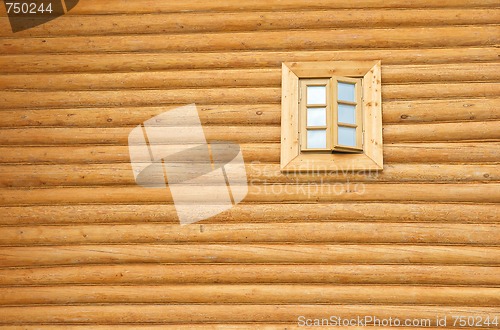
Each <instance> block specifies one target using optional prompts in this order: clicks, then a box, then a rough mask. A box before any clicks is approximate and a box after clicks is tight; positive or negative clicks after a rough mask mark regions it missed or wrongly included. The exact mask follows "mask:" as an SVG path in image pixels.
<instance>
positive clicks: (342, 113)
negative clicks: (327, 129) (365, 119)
mask: <svg viewBox="0 0 500 330" xmlns="http://www.w3.org/2000/svg"><path fill="white" fill-rule="evenodd" d="M339 123H346V124H353V125H355V124H356V106H354V105H347V104H339Z"/></svg>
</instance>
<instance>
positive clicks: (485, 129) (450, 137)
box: [383, 121, 500, 142]
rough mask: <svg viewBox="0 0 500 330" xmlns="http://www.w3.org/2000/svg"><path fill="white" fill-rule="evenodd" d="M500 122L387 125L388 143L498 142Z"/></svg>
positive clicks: (386, 138) (385, 137)
mask: <svg viewBox="0 0 500 330" xmlns="http://www.w3.org/2000/svg"><path fill="white" fill-rule="evenodd" d="M499 127H500V122H498V121H486V122H463V123H436V124H429V125H425V124H420V125H385V126H384V127H383V132H384V141H386V142H422V141H468V140H498V139H499V138H500V130H499V129H498V128H499Z"/></svg>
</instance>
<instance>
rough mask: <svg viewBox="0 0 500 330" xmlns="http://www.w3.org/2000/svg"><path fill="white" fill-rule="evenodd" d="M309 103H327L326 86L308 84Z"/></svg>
mask: <svg viewBox="0 0 500 330" xmlns="http://www.w3.org/2000/svg"><path fill="white" fill-rule="evenodd" d="M307 104H326V86H307Z"/></svg>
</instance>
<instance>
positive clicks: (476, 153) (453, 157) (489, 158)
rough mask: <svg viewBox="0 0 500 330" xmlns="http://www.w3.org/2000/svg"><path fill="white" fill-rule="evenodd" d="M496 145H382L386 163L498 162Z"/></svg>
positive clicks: (485, 143) (483, 143)
mask: <svg viewBox="0 0 500 330" xmlns="http://www.w3.org/2000/svg"><path fill="white" fill-rule="evenodd" d="M497 146H500V145H498V144H497V143H496V142H494V143H488V142H481V143H408V144H386V145H384V159H386V161H387V162H408V163H421V162H434V161H435V162H443V163H448V162H451V163H470V162H478V163H487V162H493V163H497V162H498V152H499V150H498V149H497Z"/></svg>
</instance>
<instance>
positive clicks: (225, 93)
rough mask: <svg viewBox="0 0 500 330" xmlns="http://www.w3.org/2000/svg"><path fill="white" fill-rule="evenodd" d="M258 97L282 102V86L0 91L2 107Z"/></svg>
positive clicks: (119, 104) (249, 99) (230, 100)
mask: <svg viewBox="0 0 500 330" xmlns="http://www.w3.org/2000/svg"><path fill="white" fill-rule="evenodd" d="M256 98H258V99H259V100H260V102H262V103H279V102H281V88H271V87H269V88H264V87H262V88H258V87H255V88H217V89H202V88H200V89H174V90H124V91H119V90H115V91H95V92H86V91H69V92H12V91H3V92H1V91H0V107H1V108H3V109H6V108H9V109H16V108H60V107H66V106H69V107H99V106H104V107H123V106H161V105H164V104H172V103H179V104H191V103H218V104H220V105H222V104H248V103H250V102H254V101H255V99H256Z"/></svg>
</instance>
